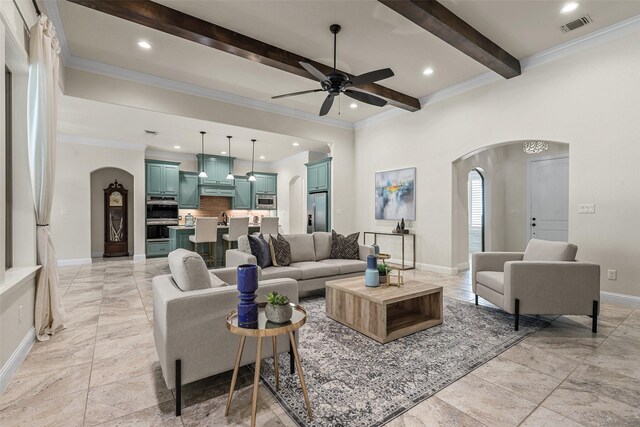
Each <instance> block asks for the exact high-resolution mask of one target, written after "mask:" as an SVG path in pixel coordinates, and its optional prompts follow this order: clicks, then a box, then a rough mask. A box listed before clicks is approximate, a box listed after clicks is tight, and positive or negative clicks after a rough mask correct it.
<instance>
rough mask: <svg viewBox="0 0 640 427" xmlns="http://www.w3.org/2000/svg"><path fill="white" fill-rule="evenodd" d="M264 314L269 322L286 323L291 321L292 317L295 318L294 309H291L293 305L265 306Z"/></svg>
mask: <svg viewBox="0 0 640 427" xmlns="http://www.w3.org/2000/svg"><path fill="white" fill-rule="evenodd" d="M264 314H265V316H267V320H268V321H269V322H273V323H286V322H288V321H289V320H291V316H293V309H292V308H291V304H285V305H274V304H267V305H265V306H264Z"/></svg>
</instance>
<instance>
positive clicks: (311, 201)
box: [307, 193, 329, 233]
mask: <svg viewBox="0 0 640 427" xmlns="http://www.w3.org/2000/svg"><path fill="white" fill-rule="evenodd" d="M327 197H328V196H327V193H312V194H309V195H308V196H307V233H313V232H314V231H329V201H328V199H327Z"/></svg>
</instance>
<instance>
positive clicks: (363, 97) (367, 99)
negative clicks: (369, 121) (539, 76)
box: [344, 90, 387, 107]
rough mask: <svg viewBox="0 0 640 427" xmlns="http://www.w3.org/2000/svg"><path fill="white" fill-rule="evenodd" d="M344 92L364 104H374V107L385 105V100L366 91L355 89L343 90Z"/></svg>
mask: <svg viewBox="0 0 640 427" xmlns="http://www.w3.org/2000/svg"><path fill="white" fill-rule="evenodd" d="M344 94H345V95H347V96H348V97H349V98H353V99H355V100H357V101H360V102H364V103H365V104H371V105H375V106H376V107H384V106H385V105H387V101H386V100H384V99H382V98H378V97H377V96H373V95H369V94H368V93H364V92H356V91H355V90H345V91H344Z"/></svg>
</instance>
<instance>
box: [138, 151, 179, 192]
mask: <svg viewBox="0 0 640 427" xmlns="http://www.w3.org/2000/svg"><path fill="white" fill-rule="evenodd" d="M179 165H180V163H177V162H166V161H160V160H148V161H147V162H146V164H145V166H146V171H145V172H146V174H145V179H146V190H147V195H151V196H177V195H178V190H179V187H180V177H179V172H180V169H179Z"/></svg>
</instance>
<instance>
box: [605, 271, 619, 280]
mask: <svg viewBox="0 0 640 427" xmlns="http://www.w3.org/2000/svg"><path fill="white" fill-rule="evenodd" d="M607 279H609V280H618V270H607Z"/></svg>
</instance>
